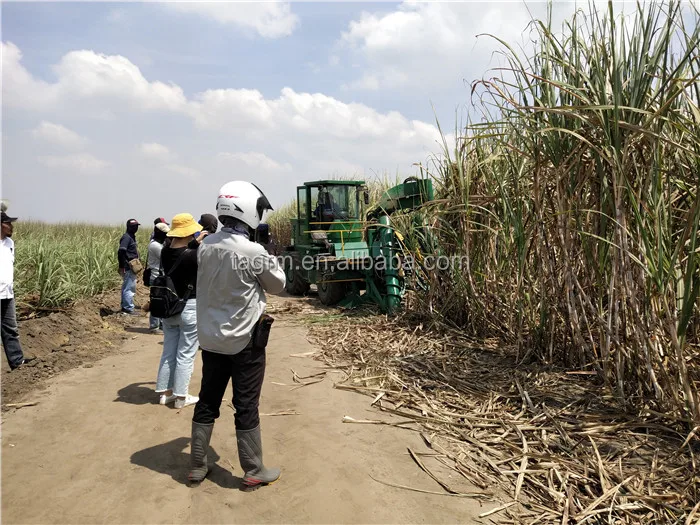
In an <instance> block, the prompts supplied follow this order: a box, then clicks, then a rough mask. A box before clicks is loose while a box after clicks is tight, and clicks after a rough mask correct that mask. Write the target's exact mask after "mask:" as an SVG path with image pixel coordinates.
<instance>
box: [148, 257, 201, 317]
mask: <svg viewBox="0 0 700 525" xmlns="http://www.w3.org/2000/svg"><path fill="white" fill-rule="evenodd" d="M185 251H186V250H185ZM185 251H183V252H182V253H181V254H180V257H178V259H177V261H175V264H173V267H172V268H170V271H169V272H168V273H167V274H163V272H162V263H161V272H160V275H158V276H157V277H156V278H155V279H154V280H153V284H152V285H151V289H150V299H151V307H150V309H149V311H150V313H151V315H152V316H153V317H158V318H161V319H165V318H167V317H172V316H173V315H177V314H179V313H180V312H182V310H183V309H184V308H185V303H187V299H188V298H189V296H190V293H191V292H192V285H191V284H190V285H187V286H188V290H187V293H186V294H185V297H183V298H180V297H179V296H178V295H177V291H176V290H175V285H174V284H173V280H172V279H171V278H170V274H171V273H173V271H174V270H175V268H177V267H178V265H179V264H180V261H181V260H182V256H183V255H185Z"/></svg>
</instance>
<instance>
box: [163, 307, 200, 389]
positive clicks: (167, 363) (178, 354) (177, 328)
mask: <svg viewBox="0 0 700 525" xmlns="http://www.w3.org/2000/svg"><path fill="white" fill-rule="evenodd" d="M163 332H164V336H163V354H162V355H161V357H160V366H159V367H158V378H157V379H156V392H157V393H159V394H162V393H163V392H165V391H166V390H172V391H173V394H175V395H176V396H178V397H185V396H186V395H187V393H188V390H189V386H190V377H192V371H193V369H194V358H195V356H196V355H197V348H198V347H199V339H198V338H197V300H196V299H189V300H188V301H187V303H186V304H185V308H184V309H183V310H182V312H181V313H179V314H178V315H173V316H172V317H167V318H165V319H163Z"/></svg>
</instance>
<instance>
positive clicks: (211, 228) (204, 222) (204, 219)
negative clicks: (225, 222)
mask: <svg viewBox="0 0 700 525" xmlns="http://www.w3.org/2000/svg"><path fill="white" fill-rule="evenodd" d="M199 224H200V225H201V226H202V228H204V229H205V230H207V231H208V232H209V233H216V229H217V228H218V226H219V220H218V219H217V218H216V217H215V216H213V215H212V214H211V213H204V214H202V216H201V217H200V219H199Z"/></svg>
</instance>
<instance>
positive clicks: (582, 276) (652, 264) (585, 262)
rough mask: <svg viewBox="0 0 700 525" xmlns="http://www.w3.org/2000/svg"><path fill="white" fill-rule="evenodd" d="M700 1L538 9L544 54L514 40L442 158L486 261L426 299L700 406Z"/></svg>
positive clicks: (474, 252) (627, 384) (460, 217)
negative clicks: (548, 14)
mask: <svg viewBox="0 0 700 525" xmlns="http://www.w3.org/2000/svg"><path fill="white" fill-rule="evenodd" d="M684 6H685V8H686V13H687V12H688V11H689V10H691V6H690V4H688V3H685V4H684ZM693 17H697V12H695V14H692V13H691V14H690V16H689V17H687V18H686V17H684V16H683V13H682V11H681V4H679V3H677V2H669V3H665V4H663V5H656V4H655V5H650V6H646V7H644V8H640V9H639V10H638V11H636V12H635V13H633V14H632V16H630V18H629V19H622V18H620V17H618V16H614V15H613V13H612V12H610V11H605V9H603V11H602V12H600V11H595V10H594V9H593V8H591V9H589V11H587V12H586V11H579V12H577V14H576V15H575V17H573V18H572V19H571V20H569V21H567V23H566V24H565V26H564V28H563V30H561V31H560V30H559V28H554V27H552V26H551V24H550V23H549V22H548V21H546V20H545V21H537V22H536V23H535V24H534V26H533V27H534V34H533V35H531V36H532V37H533V38H534V40H535V41H536V45H535V49H534V51H533V52H532V53H530V54H527V55H525V54H523V53H522V52H516V51H515V50H514V49H513V48H511V47H509V46H508V43H506V42H503V43H502V44H503V55H504V57H505V58H506V60H507V62H508V64H509V65H508V71H507V73H508V75H507V76H503V77H500V78H499V77H498V76H496V77H495V78H492V79H489V80H484V81H482V82H477V83H475V85H474V100H475V103H474V104H473V108H472V110H473V114H472V116H473V120H474V121H475V122H476V121H477V120H478V121H479V122H478V123H474V124H470V125H469V126H467V128H466V129H465V130H463V132H462V133H461V138H460V140H459V141H458V147H457V148H456V149H455V150H454V151H451V150H447V149H446V150H445V151H444V152H443V155H442V157H441V158H438V159H436V162H435V169H434V173H433V176H434V177H435V179H436V180H437V181H438V185H439V190H438V193H439V197H441V198H444V199H446V201H447V204H446V205H445V206H443V207H442V208H441V210H440V211H438V212H436V213H435V214H434V215H433V221H434V223H435V224H436V232H437V234H438V236H439V239H440V247H441V249H442V250H444V251H445V252H446V253H448V254H459V255H465V256H467V257H468V261H469V265H468V266H467V267H466V268H462V269H461V270H459V271H454V270H453V271H451V272H445V273H444V274H443V275H439V276H435V279H434V280H433V283H432V284H433V285H432V286H431V287H430V290H429V293H427V294H425V295H422V296H421V298H422V299H424V302H423V304H422V305H421V306H420V308H421V309H422V310H423V311H425V312H429V311H430V312H431V316H434V315H435V314H436V313H437V315H439V316H441V317H442V319H443V320H444V321H445V322H450V323H451V324H456V325H458V326H460V327H463V328H465V329H467V330H469V331H470V332H472V333H476V334H480V335H498V336H500V337H502V338H504V339H506V340H509V341H511V342H513V343H514V344H516V345H517V346H518V348H519V351H520V357H521V358H522V359H526V358H536V359H538V360H541V361H543V362H547V363H555V364H561V365H564V366H568V367H577V368H587V369H592V370H597V371H598V372H599V373H600V375H601V376H602V377H603V378H605V380H606V381H607V383H608V385H609V387H610V389H611V391H612V392H614V393H615V394H616V396H617V398H618V400H620V401H621V402H622V403H623V404H625V405H627V406H629V408H630V409H634V410H642V411H643V410H646V409H647V408H651V409H653V410H656V411H658V412H661V413H664V414H667V415H669V416H671V417H677V418H679V419H681V420H685V421H688V422H690V421H692V422H694V423H695V424H700V403H699V401H700V400H699V399H698V396H697V385H698V384H699V383H700V367H698V366H697V364H696V363H697V359H696V358H697V356H698V353H699V352H698V350H699V349H700V346H699V343H700V316H699V314H698V311H699V309H698V291H699V290H700V270H699V268H700V235H699V232H698V223H699V222H700V191H699V189H700V110H699V109H698V108H699V105H700V93H699V90H700V86H699V84H698V78H699V75H700V62H699V60H698V42H699V40H700V29H699V28H698V25H697V23H694V24H691V26H689V27H688V26H685V25H684V24H685V23H686V22H688V21H689V20H690V19H692V18H693ZM695 20H696V21H697V18H695ZM557 33H559V34H557Z"/></svg>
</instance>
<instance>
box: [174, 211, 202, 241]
mask: <svg viewBox="0 0 700 525" xmlns="http://www.w3.org/2000/svg"><path fill="white" fill-rule="evenodd" d="M199 231H202V225H201V224H199V223H198V222H197V221H196V220H195V219H194V217H192V215H191V214H189V213H178V214H177V215H175V217H173V220H172V222H171V226H170V231H169V232H168V233H167V234H166V235H167V236H168V237H189V236H190V235H194V233H195V232H199Z"/></svg>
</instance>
